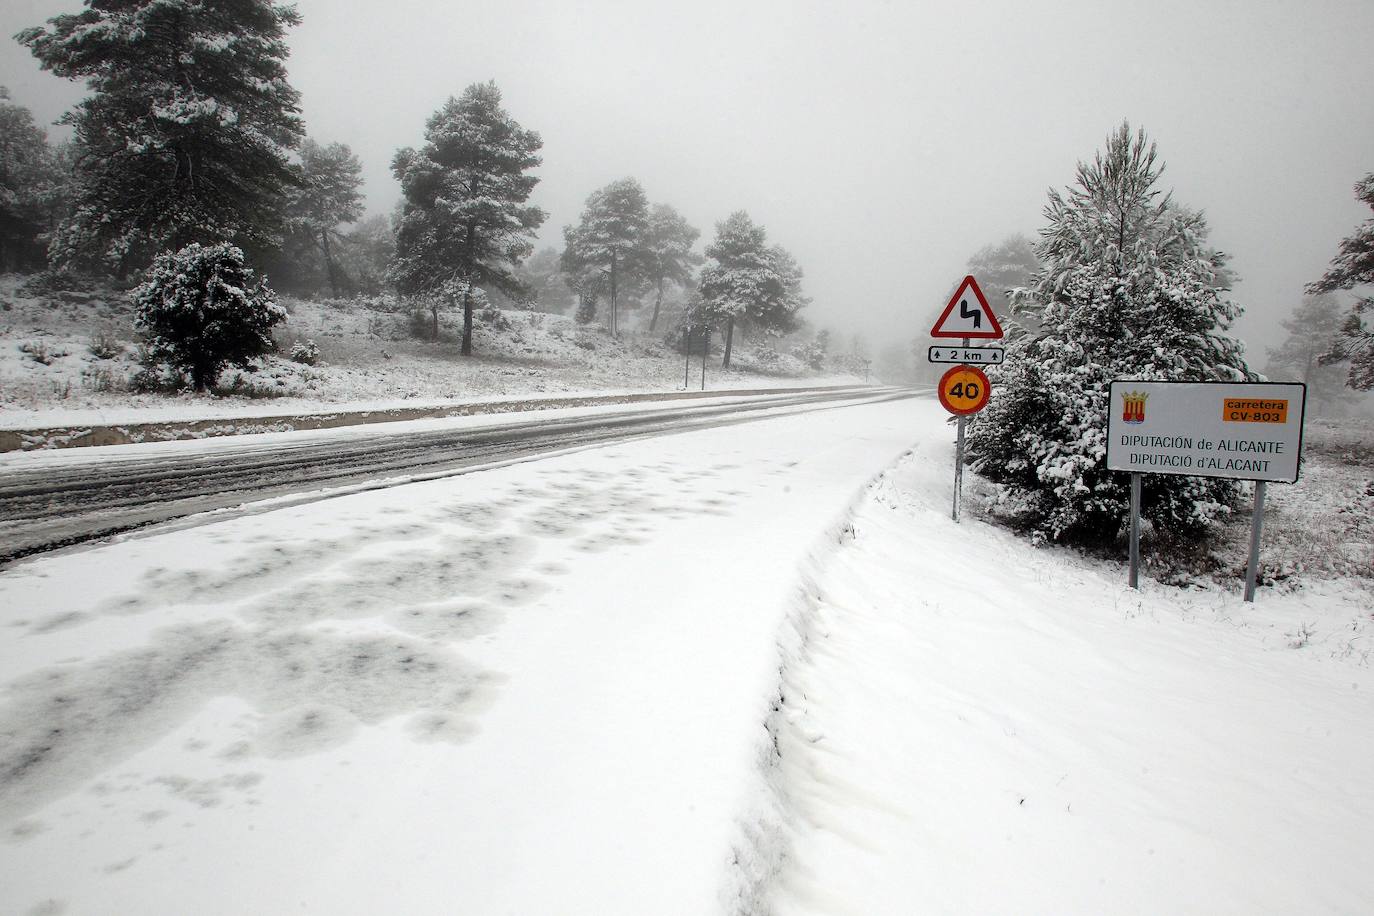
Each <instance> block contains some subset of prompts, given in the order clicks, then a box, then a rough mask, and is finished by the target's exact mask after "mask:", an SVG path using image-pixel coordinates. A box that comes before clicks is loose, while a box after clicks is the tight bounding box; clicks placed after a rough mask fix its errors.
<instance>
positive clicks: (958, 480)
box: [949, 417, 968, 522]
mask: <svg viewBox="0 0 1374 916" xmlns="http://www.w3.org/2000/svg"><path fill="white" fill-rule="evenodd" d="M967 422H968V421H967V420H965V419H964V418H963V417H960V418H959V438H958V439H956V440H955V445H954V509H953V511H951V512H950V514H949V517H950V518H952V519H954V521H956V522H957V521H959V492H960V491H961V490H962V489H963V488H964V424H965V423H967Z"/></svg>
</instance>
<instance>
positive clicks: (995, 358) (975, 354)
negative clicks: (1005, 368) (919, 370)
mask: <svg viewBox="0 0 1374 916" xmlns="http://www.w3.org/2000/svg"><path fill="white" fill-rule="evenodd" d="M1005 353H1006V350H1005V349H1004V348H1002V347H945V346H940V345H938V344H937V345H936V346H933V347H931V348H930V349H929V350H928V351H926V359H927V361H929V362H932V363H964V364H966V365H969V366H1000V365H1002V356H1003V355H1004V354H1005Z"/></svg>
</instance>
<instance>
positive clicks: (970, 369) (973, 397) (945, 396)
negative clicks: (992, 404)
mask: <svg viewBox="0 0 1374 916" xmlns="http://www.w3.org/2000/svg"><path fill="white" fill-rule="evenodd" d="M936 392H937V393H938V394H939V396H940V404H941V406H943V407H944V408H945V410H948V411H949V412H950V413H952V414H954V415H955V416H956V417H966V416H968V415H969V414H971V413H977V412H978V411H980V410H982V409H983V408H984V407H986V406H987V403H988V395H989V394H991V393H992V384H991V383H990V382H989V381H988V377H987V376H986V375H984V374H983V370H982V369H979V368H976V367H974V366H955V367H954V368H952V369H950V370H949V371H948V372H946V373H945V374H944V375H942V376H940V385H939V387H938V388H937V389H936Z"/></svg>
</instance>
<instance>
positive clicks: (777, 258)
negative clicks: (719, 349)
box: [699, 210, 809, 369]
mask: <svg viewBox="0 0 1374 916" xmlns="http://www.w3.org/2000/svg"><path fill="white" fill-rule="evenodd" d="M706 257H707V258H709V259H710V260H709V261H708V262H707V264H706V266H705V267H703V268H702V270H701V280H700V284H699V288H700V291H701V298H702V302H703V307H704V309H705V313H706V315H707V316H708V317H709V319H710V321H711V323H712V324H713V325H715V326H718V327H719V326H723V327H724V329H725V355H724V357H723V359H722V362H721V366H722V367H723V368H726V369H728V368H730V356H731V353H732V352H733V348H734V335H735V326H736V325H737V324H738V325H741V326H742V327H744V328H746V329H749V330H760V331H763V332H765V333H776V334H781V333H785V332H787V331H790V330H792V329H794V328H795V327H796V317H797V312H798V311H799V310H800V309H801V308H802V307H803V306H805V305H806V303H807V302H808V301H809V300H808V299H807V298H806V297H805V296H803V295H802V292H801V281H802V271H801V268H800V267H799V266H797V262H796V260H795V259H793V257H792V255H790V254H789V253H788V252H787V251H786V249H784V248H782V247H781V246H778V245H772V246H770V245H769V244H768V233H767V232H766V231H765V230H764V228H763V227H762V226H758V225H755V223H754V221H753V220H752V219H750V218H749V214H748V213H745V212H744V211H743V210H740V211H738V212H736V213H732V214H731V215H730V216H729V218H727V219H726V220H725V222H723V223H717V224H716V237H715V240H714V241H712V242H711V244H710V245H708V246H707V248H706Z"/></svg>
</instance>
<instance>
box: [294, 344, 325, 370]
mask: <svg viewBox="0 0 1374 916" xmlns="http://www.w3.org/2000/svg"><path fill="white" fill-rule="evenodd" d="M291 360H292V362H297V363H301V364H302V365H306V366H313V365H315V364H316V363H317V362H319V361H320V347H319V345H318V344H316V343H315V341H313V340H306V341H297V342H296V343H295V344H293V345H292V347H291Z"/></svg>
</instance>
